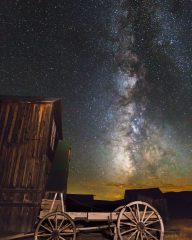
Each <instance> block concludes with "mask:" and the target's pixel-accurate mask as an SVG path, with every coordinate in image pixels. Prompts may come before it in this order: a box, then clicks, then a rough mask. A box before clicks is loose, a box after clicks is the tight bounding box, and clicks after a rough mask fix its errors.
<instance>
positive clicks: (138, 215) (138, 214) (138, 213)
mask: <svg viewBox="0 0 192 240" xmlns="http://www.w3.org/2000/svg"><path fill="white" fill-rule="evenodd" d="M137 217H138V220H139V222H140V212H139V204H138V203H137Z"/></svg>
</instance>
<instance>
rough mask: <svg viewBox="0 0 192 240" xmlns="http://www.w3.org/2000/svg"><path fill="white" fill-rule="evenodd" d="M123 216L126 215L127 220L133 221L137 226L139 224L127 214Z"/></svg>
mask: <svg viewBox="0 0 192 240" xmlns="http://www.w3.org/2000/svg"><path fill="white" fill-rule="evenodd" d="M123 215H124V216H125V217H126V218H127V219H129V220H131V222H133V223H135V224H137V222H135V220H133V219H132V218H131V217H129V216H128V215H126V214H125V213H123Z"/></svg>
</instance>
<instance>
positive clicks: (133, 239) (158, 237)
mask: <svg viewBox="0 0 192 240" xmlns="http://www.w3.org/2000/svg"><path fill="white" fill-rule="evenodd" d="M117 231H118V236H119V239H120V240H163V236H164V225H163V221H162V218H161V216H160V215H159V213H158V212H157V210H156V209H155V208H153V207H152V206H151V205H149V204H148V203H145V202H141V201H135V202H131V203H129V204H127V205H126V206H125V207H124V208H123V209H122V210H121V212H120V213H119V216H118V220H117Z"/></svg>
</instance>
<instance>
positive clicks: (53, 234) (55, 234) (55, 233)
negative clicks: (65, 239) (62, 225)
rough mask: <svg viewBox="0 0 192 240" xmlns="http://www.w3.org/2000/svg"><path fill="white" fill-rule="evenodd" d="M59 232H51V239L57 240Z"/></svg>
mask: <svg viewBox="0 0 192 240" xmlns="http://www.w3.org/2000/svg"><path fill="white" fill-rule="evenodd" d="M59 236H60V234H59V231H58V230H53V232H52V234H51V237H52V238H53V239H54V240H57V239H59Z"/></svg>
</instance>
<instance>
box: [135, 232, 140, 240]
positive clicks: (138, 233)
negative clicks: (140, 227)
mask: <svg viewBox="0 0 192 240" xmlns="http://www.w3.org/2000/svg"><path fill="white" fill-rule="evenodd" d="M139 235H140V232H137V237H136V240H138V239H139Z"/></svg>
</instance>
